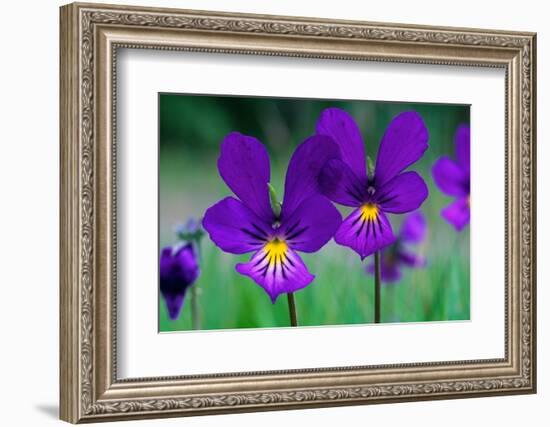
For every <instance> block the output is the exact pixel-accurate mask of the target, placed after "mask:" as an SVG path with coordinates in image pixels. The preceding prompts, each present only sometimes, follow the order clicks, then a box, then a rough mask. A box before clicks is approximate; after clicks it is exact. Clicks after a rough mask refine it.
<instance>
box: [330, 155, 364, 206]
mask: <svg viewBox="0 0 550 427" xmlns="http://www.w3.org/2000/svg"><path fill="white" fill-rule="evenodd" d="M319 188H320V189H321V192H322V193H323V194H324V195H325V196H327V197H328V198H329V199H330V200H332V201H333V202H336V203H339V204H341V205H344V206H351V207H357V206H359V205H361V204H362V203H363V202H365V201H366V200H367V198H368V197H367V192H366V189H367V178H366V177H364V178H361V179H360V178H358V177H357V176H356V175H355V174H354V173H353V171H352V170H351V169H350V168H349V166H348V165H347V164H346V163H344V162H343V161H342V160H330V161H328V162H327V163H326V164H325V167H324V168H323V170H322V171H321V173H320V175H319Z"/></svg>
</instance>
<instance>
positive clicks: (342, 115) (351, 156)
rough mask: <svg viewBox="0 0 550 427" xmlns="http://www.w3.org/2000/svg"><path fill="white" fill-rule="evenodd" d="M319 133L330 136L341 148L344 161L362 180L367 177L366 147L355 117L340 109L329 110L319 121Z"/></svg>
mask: <svg viewBox="0 0 550 427" xmlns="http://www.w3.org/2000/svg"><path fill="white" fill-rule="evenodd" d="M316 128H317V129H316V130H317V133H318V134H320V135H328V136H330V137H332V138H333V139H334V141H335V142H336V143H337V144H338V146H339V147H340V151H341V152H342V159H343V160H344V162H346V163H347V164H348V165H349V167H350V168H351V170H352V171H353V172H354V173H355V175H357V176H358V177H360V178H363V177H366V176H367V166H366V161H367V159H366V155H365V146H364V144H363V138H362V137H361V132H360V131H359V128H358V127H357V124H356V123H355V120H353V117H351V116H350V115H349V113H347V112H346V111H344V110H341V109H339V108H327V109H326V110H324V111H323V112H321V116H320V117H319V120H318V121H317V127H316Z"/></svg>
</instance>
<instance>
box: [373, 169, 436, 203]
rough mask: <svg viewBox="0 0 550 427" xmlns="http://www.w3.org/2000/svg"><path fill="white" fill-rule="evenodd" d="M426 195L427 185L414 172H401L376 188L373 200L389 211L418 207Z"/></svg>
mask: <svg viewBox="0 0 550 427" xmlns="http://www.w3.org/2000/svg"><path fill="white" fill-rule="evenodd" d="M427 197H428V187H427V186H426V183H425V182H424V180H423V179H422V177H421V176H420V175H418V174H417V173H416V172H412V171H411V172H403V173H402V174H399V175H397V176H396V177H395V178H393V179H392V180H390V181H389V182H387V183H386V184H384V185H383V186H382V187H381V188H379V189H377V190H376V193H375V194H374V200H375V202H376V203H377V204H378V205H379V206H380V207H381V208H382V210H384V211H385V212H390V213H406V212H411V211H413V210H415V209H418V208H419V207H420V205H421V204H422V203H423V202H424V200H426V198H427Z"/></svg>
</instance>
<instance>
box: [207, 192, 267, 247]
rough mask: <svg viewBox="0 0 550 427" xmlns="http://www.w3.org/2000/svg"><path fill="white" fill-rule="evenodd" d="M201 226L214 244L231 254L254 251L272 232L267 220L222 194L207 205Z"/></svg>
mask: <svg viewBox="0 0 550 427" xmlns="http://www.w3.org/2000/svg"><path fill="white" fill-rule="evenodd" d="M202 225H203V227H204V229H205V230H206V231H207V232H208V234H209V235H210V239H212V241H213V242H214V243H215V244H216V246H218V247H219V248H220V249H221V250H223V251H225V252H229V253H232V254H243V253H246V252H252V251H256V250H258V249H259V248H260V247H261V246H262V245H263V244H264V243H265V242H266V241H267V240H268V239H269V237H270V235H271V232H272V231H271V226H270V225H269V224H268V223H266V222H265V221H262V220H261V219H260V218H258V216H257V215H256V214H255V213H254V212H252V210H250V209H249V208H248V207H246V206H245V205H244V204H243V203H242V202H240V201H239V200H237V199H234V198H233V197H226V198H225V199H223V200H221V201H220V202H218V203H216V204H215V205H214V206H212V207H210V208H209V209H208V210H207V211H206V213H205V214H204V219H203V221H202Z"/></svg>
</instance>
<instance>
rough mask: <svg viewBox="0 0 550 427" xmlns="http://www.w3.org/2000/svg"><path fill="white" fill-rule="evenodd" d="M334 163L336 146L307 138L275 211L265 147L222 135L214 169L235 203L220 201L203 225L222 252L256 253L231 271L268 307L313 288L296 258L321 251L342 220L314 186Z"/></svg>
mask: <svg viewBox="0 0 550 427" xmlns="http://www.w3.org/2000/svg"><path fill="white" fill-rule="evenodd" d="M338 157H339V150H338V147H337V145H336V144H335V143H334V142H333V141H332V140H331V139H330V138H328V137H326V136H312V137H310V138H308V139H307V140H305V141H304V142H303V143H302V144H300V145H299V146H298V148H297V149H296V151H295V152H294V154H293V155H292V158H291V159H290V163H289V165H288V170H287V173H286V180H285V193H284V199H283V203H282V206H281V205H278V208H279V209H274V208H273V207H272V203H271V202H270V194H269V182H270V166H269V155H268V153H267V150H266V148H265V147H264V145H263V144H262V143H260V142H259V141H258V140H257V139H255V138H253V137H251V136H246V135H242V134H240V133H237V132H233V133H230V134H229V135H227V136H226V137H225V139H224V141H223V143H222V146H221V154H220V158H219V159H218V170H219V172H220V176H221V177H222V179H223V180H224V181H225V183H226V184H227V186H228V187H229V188H230V189H231V190H232V191H233V193H235V195H236V196H237V197H238V198H239V199H236V198H234V197H226V198H225V199H223V200H222V201H220V202H218V203H216V204H215V205H214V206H212V207H210V208H209V209H208V210H207V211H206V214H205V215H204V220H203V226H204V228H205V229H206V231H207V232H208V233H209V234H210V238H211V239H212V241H213V242H214V243H215V244H216V245H217V246H218V247H219V248H220V249H222V250H223V251H225V252H229V253H232V254H243V253H247V252H254V254H253V255H252V258H251V259H250V261H249V262H247V263H243V264H237V266H236V270H237V271H238V272H239V273H241V274H243V275H245V276H249V277H250V278H251V279H253V280H254V281H255V282H256V283H257V284H258V285H260V286H261V287H262V288H263V289H264V290H265V291H266V292H267V294H268V295H269V297H270V298H271V301H272V302H273V303H274V302H275V300H276V299H277V297H278V296H279V295H280V294H282V293H289V292H294V291H296V290H298V289H302V288H304V287H306V286H307V285H309V284H310V283H311V281H312V280H313V279H314V277H315V276H313V275H312V274H310V273H309V271H308V270H307V267H306V265H305V264H304V263H303V261H302V260H301V258H300V256H299V255H298V253H297V252H298V251H301V252H316V251H318V250H319V249H321V247H323V246H324V245H325V244H326V243H327V242H328V241H329V240H330V239H331V238H332V237H333V236H334V233H335V231H336V230H337V229H338V227H339V225H340V223H341V221H342V218H341V216H340V213H339V212H338V210H337V209H336V208H335V207H334V206H333V205H332V203H331V202H330V201H329V200H328V199H327V198H326V197H324V196H323V195H321V194H320V193H319V189H318V186H317V177H318V174H319V171H320V169H321V167H322V166H323V165H324V164H325V163H326V162H327V161H328V160H329V159H332V158H338ZM277 210H279V211H280V212H275V211H277Z"/></svg>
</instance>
